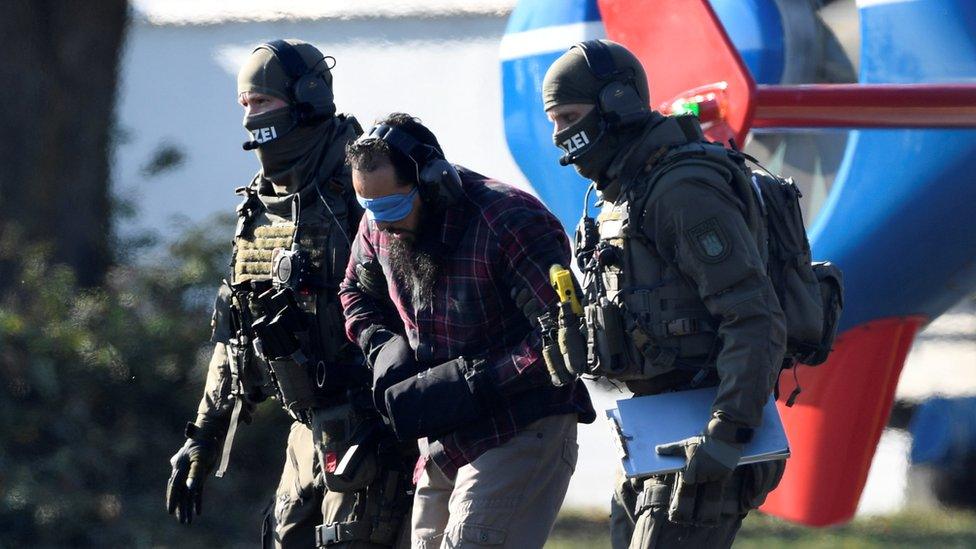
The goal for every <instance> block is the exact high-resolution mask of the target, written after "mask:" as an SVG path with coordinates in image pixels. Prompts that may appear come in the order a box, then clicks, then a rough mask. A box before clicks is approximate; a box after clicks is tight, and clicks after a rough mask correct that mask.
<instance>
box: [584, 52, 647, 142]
mask: <svg viewBox="0 0 976 549" xmlns="http://www.w3.org/2000/svg"><path fill="white" fill-rule="evenodd" d="M573 47H574V48H579V49H580V51H581V52H583V58H584V59H586V64H587V66H588V67H589V68H590V71H592V72H593V76H595V77H597V78H598V79H599V80H607V79H612V80H611V81H610V82H609V83H607V85H606V86H604V87H603V89H601V90H600V95H599V96H598V101H597V107H598V108H599V109H600V113H601V114H602V115H603V119H604V121H606V123H607V125H608V126H609V127H610V128H619V127H623V126H628V125H630V124H633V123H635V122H639V121H640V120H642V119H643V117H644V115H645V114H646V113H647V109H648V106H647V104H646V103H645V102H644V100H642V99H641V97H640V94H639V93H638V92H637V87H636V86H635V85H634V74H633V71H631V70H621V69H618V68H617V65H616V63H614V61H613V56H612V55H611V54H610V48H608V47H607V45H606V44H604V43H603V42H601V41H600V40H587V41H585V42H580V43H578V44H576V45H575V46H573Z"/></svg>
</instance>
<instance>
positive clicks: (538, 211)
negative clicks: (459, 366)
mask: <svg viewBox="0 0 976 549" xmlns="http://www.w3.org/2000/svg"><path fill="white" fill-rule="evenodd" d="M460 173H461V183H462V187H463V191H464V195H465V197H466V200H465V201H464V203H463V204H461V205H458V206H456V207H452V208H450V209H447V210H446V211H445V212H442V213H441V214H440V215H437V216H435V218H433V219H431V218H428V219H425V220H424V223H428V224H429V225H426V226H424V227H423V235H422V236H421V237H420V240H419V241H418V243H417V245H418V246H425V247H427V249H430V250H432V251H433V253H435V254H436V256H437V257H439V258H440V274H439V278H438V279H437V282H436V289H435V292H434V297H433V299H432V303H431V304H430V305H429V306H427V307H424V308H423V309H421V310H415V309H414V306H413V303H412V302H411V298H410V295H411V293H410V290H409V288H408V287H407V286H406V284H405V283H404V281H401V280H398V279H397V278H396V277H394V276H393V274H392V273H391V271H390V264H389V258H388V255H387V254H388V245H389V242H390V238H392V237H391V236H390V235H389V234H387V233H385V232H383V231H380V230H378V229H377V227H376V225H375V223H374V222H371V221H368V220H367V218H366V216H363V218H362V221H361V223H360V226H359V232H358V234H357V235H356V240H355V242H353V250H352V254H351V257H350V260H349V265H348V267H347V269H346V277H345V280H344V281H343V283H342V285H341V286H340V289H339V297H340V299H341V302H342V307H343V310H344V312H345V316H346V333H347V335H348V336H349V338H350V339H351V340H352V341H358V339H359V335H360V333H361V332H362V331H363V330H365V329H367V328H369V327H370V326H373V325H380V326H384V327H386V328H389V329H391V330H393V331H399V327H398V326H393V325H391V322H390V321H389V318H390V317H389V315H388V308H386V307H384V306H383V305H381V304H379V303H377V302H376V301H375V300H374V299H373V298H371V297H370V296H369V295H367V294H366V293H364V292H363V291H362V290H361V289H360V287H359V285H358V276H357V273H356V268H355V266H356V264H357V263H360V264H366V263H368V262H371V261H378V262H379V264H380V266H381V267H382V269H383V273H384V275H386V280H387V282H388V289H389V297H390V299H391V300H392V302H393V304H394V305H395V306H396V310H397V313H398V315H399V317H400V320H402V322H403V329H404V331H405V332H406V336H407V339H408V340H409V342H410V346H411V347H412V348H413V349H414V351H415V353H416V357H417V360H418V361H419V362H420V363H422V364H424V365H426V366H428V367H429V366H433V365H437V364H441V363H443V362H446V361H448V360H452V359H454V358H457V357H458V356H469V357H474V356H486V357H487V358H488V361H489V363H490V364H491V371H492V373H493V376H494V381H495V383H496V384H497V386H498V387H499V389H500V390H501V393H502V395H503V397H504V398H505V399H506V402H505V403H504V405H503V406H500V407H499V408H496V409H495V411H494V412H493V415H491V416H488V417H485V418H484V419H482V420H480V421H477V422H475V423H473V424H471V425H468V426H465V427H462V428H459V429H457V430H456V431H454V432H452V433H450V434H448V435H446V436H443V437H440V439H438V440H436V441H430V442H431V444H430V456H431V458H432V459H434V460H435V462H436V463H437V464H438V465H439V466H440V467H441V469H442V470H444V472H445V473H447V474H448V475H453V473H454V472H455V471H456V470H457V468H458V467H461V466H463V465H466V464H468V463H470V462H471V461H473V460H474V459H476V458H477V457H478V456H480V455H481V454H482V453H484V452H485V451H486V450H489V449H491V448H494V447H495V446H498V445H500V444H502V443H504V442H506V441H507V440H509V439H511V438H512V437H513V436H514V435H515V434H516V433H518V432H519V431H520V430H521V429H524V428H525V427H526V426H528V425H529V424H530V423H532V422H534V421H536V420H538V419H541V418H543V417H546V416H550V415H556V414H564V413H576V414H578V415H579V417H580V421H582V422H584V423H589V422H592V421H593V420H594V419H595V417H596V416H595V413H594V411H593V406H592V404H591V403H590V398H589V395H588V394H587V392H586V388H585V387H584V386H583V384H582V382H577V383H576V384H571V385H568V386H565V387H559V388H557V387H554V386H553V385H552V384H551V383H550V381H549V373H548V371H547V370H546V366H545V362H544V361H543V359H542V354H541V347H542V345H541V337H540V334H539V330H538V329H533V328H532V326H531V325H530V324H529V322H528V320H527V319H526V318H525V316H524V314H523V313H522V311H521V310H520V309H519V308H518V307H517V306H516V304H515V300H514V299H513V295H514V293H515V292H517V291H520V290H522V289H524V288H529V289H530V290H531V291H532V293H533V294H534V295H535V297H536V299H538V300H539V301H540V302H541V303H543V304H545V305H550V304H554V303H556V301H557V299H558V298H557V296H556V293H555V291H554V290H553V289H552V287H551V286H550V284H549V267H550V266H551V265H553V264H556V263H558V264H560V265H564V266H568V265H569V264H570V263H569V262H570V251H569V242H568V240H567V238H566V233H565V232H564V231H563V228H562V225H560V223H559V221H558V220H557V219H556V218H555V216H553V215H552V213H551V212H549V210H547V209H546V207H545V206H543V204H542V203H541V202H539V200H537V199H536V198H535V197H533V196H531V195H530V194H528V193H526V192H523V191H521V190H518V189H516V188H514V187H511V186H509V185H505V184H503V183H500V182H498V181H494V180H492V179H488V178H486V177H484V176H482V175H479V174H476V173H474V172H471V171H467V170H464V169H461V170H460Z"/></svg>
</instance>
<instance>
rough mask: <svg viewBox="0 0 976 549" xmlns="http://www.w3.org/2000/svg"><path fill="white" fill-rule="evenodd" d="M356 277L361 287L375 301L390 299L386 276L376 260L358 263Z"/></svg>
mask: <svg viewBox="0 0 976 549" xmlns="http://www.w3.org/2000/svg"><path fill="white" fill-rule="evenodd" d="M356 277H357V278H358V279H359V287H360V288H361V289H362V290H363V292H365V293H366V294H367V295H368V296H370V297H372V298H373V299H381V300H383V299H389V297H390V296H389V290H388V289H387V285H386V276H385V275H384V274H383V268H382V267H381V266H380V263H379V261H376V260H375V259H374V260H373V261H369V262H367V263H356Z"/></svg>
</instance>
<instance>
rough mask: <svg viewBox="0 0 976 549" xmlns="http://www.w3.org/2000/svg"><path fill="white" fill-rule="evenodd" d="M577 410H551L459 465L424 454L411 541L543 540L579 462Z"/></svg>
mask: <svg viewBox="0 0 976 549" xmlns="http://www.w3.org/2000/svg"><path fill="white" fill-rule="evenodd" d="M576 422H577V416H576V414H566V415H558V416H550V417H546V418H543V419H540V420H539V421H536V422H535V423H532V424H531V425H529V426H528V427H527V428H526V429H525V430H524V431H522V432H520V433H519V434H517V435H516V436H515V437H514V438H512V439H511V440H509V441H508V442H506V443H505V444H502V445H501V446H498V447H496V448H492V449H490V450H488V451H487V452H485V453H484V454H482V455H481V456H479V457H478V458H477V459H475V460H474V461H473V462H471V463H469V464H468V465H465V466H464V467H461V468H460V469H459V470H458V473H457V476H456V477H455V479H454V480H451V479H449V478H448V477H447V476H446V475H445V474H444V473H443V472H442V471H441V469H440V468H439V467H438V466H437V465H435V464H434V463H433V461H428V462H427V466H426V468H425V469H424V472H423V475H422V476H421V477H420V480H419V482H418V483H417V492H416V495H415V497H414V509H413V521H412V522H413V540H412V546H413V548H414V549H434V548H438V547H439V548H457V547H482V546H490V547H497V548H498V549H504V548H517V549H533V548H540V547H542V546H543V544H544V543H545V541H546V538H548V537H549V532H550V531H551V530H552V525H553V523H555V521H556V514H557V513H558V512H559V508H560V506H562V502H563V498H564V497H565V496H566V489H567V488H568V487H569V478H570V477H571V476H572V475H573V471H574V470H575V469H576V457H577V451H578V447H577V444H576Z"/></svg>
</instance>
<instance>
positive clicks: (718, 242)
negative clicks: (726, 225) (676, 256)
mask: <svg viewBox="0 0 976 549" xmlns="http://www.w3.org/2000/svg"><path fill="white" fill-rule="evenodd" d="M685 235H686V236H687V237H688V240H689V243H690V244H691V249H693V250H694V251H695V255H697V256H698V257H699V259H701V260H702V261H704V262H706V263H718V262H719V261H723V260H724V259H725V258H726V257H728V256H729V254H730V253H731V252H732V242H731V241H729V238H728V237H727V236H726V235H725V231H724V229H722V226H721V225H720V224H719V222H718V220H717V219H715V218H714V217H710V218H708V219H706V220H705V221H703V222H701V223H699V224H698V225H695V226H694V227H692V228H690V229H688V230H687V231H686V232H685Z"/></svg>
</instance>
